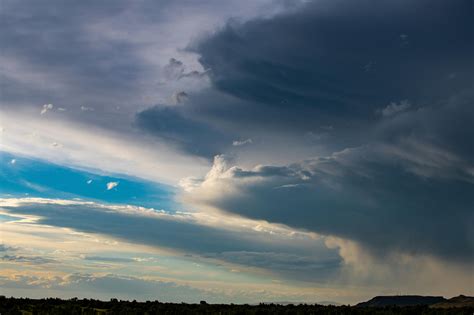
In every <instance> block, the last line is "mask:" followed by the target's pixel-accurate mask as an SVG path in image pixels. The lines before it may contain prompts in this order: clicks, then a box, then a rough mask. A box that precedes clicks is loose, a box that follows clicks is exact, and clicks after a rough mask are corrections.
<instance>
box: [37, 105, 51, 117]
mask: <svg viewBox="0 0 474 315" xmlns="http://www.w3.org/2000/svg"><path fill="white" fill-rule="evenodd" d="M53 107H54V106H53V104H44V105H43V109H42V110H41V112H40V114H41V115H44V114H46V113H47V112H48V111H49V110H52V109H53Z"/></svg>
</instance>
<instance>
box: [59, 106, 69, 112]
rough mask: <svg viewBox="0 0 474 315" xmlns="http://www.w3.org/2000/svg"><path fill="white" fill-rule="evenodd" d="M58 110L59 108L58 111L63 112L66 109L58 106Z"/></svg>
mask: <svg viewBox="0 0 474 315" xmlns="http://www.w3.org/2000/svg"><path fill="white" fill-rule="evenodd" d="M58 110H59V111H60V112H65V111H67V109H66V108H64V107H58Z"/></svg>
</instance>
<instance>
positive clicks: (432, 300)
mask: <svg viewBox="0 0 474 315" xmlns="http://www.w3.org/2000/svg"><path fill="white" fill-rule="evenodd" d="M445 301H447V300H446V299H445V298H444V297H442V296H421V295H394V296H376V297H374V298H372V299H371V300H369V301H367V302H362V303H359V304H357V306H358V307H385V306H416V305H433V304H436V303H441V302H445Z"/></svg>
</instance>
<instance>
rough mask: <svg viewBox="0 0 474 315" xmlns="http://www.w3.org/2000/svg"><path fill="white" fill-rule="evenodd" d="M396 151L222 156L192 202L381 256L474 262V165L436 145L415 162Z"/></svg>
mask: <svg viewBox="0 0 474 315" xmlns="http://www.w3.org/2000/svg"><path fill="white" fill-rule="evenodd" d="M392 150H398V148H397V149H394V148H392V147H387V146H386V145H385V144H384V145H372V146H367V147H360V148H356V149H348V150H345V151H343V152H339V153H337V154H334V155H333V156H330V157H327V158H315V159H308V160H307V161H304V162H301V163H296V164H292V165H289V166H287V167H278V168H268V167H263V166H259V167H256V168H254V169H252V170H242V169H240V168H238V167H230V168H229V167H227V168H222V167H219V166H218V165H219V163H220V161H219V159H217V160H216V162H215V165H217V167H215V168H214V171H211V172H210V173H209V174H208V176H207V177H206V179H205V180H204V183H203V184H202V185H201V186H198V187H197V188H196V190H194V191H192V192H191V195H190V198H191V199H190V200H192V201H193V202H196V203H201V204H206V205H210V206H213V207H217V208H219V209H222V210H225V211H228V212H232V213H236V214H239V215H243V216H246V217H250V218H254V219H264V220H268V221H270V222H277V223H285V224H287V225H289V226H293V227H297V228H303V229H307V230H310V231H315V232H318V233H322V234H325V235H335V236H338V237H342V238H345V239H351V240H355V241H357V242H358V243H360V244H362V245H363V246H365V247H366V248H368V249H370V250H371V251H372V253H373V254H375V255H377V256H386V255H389V254H390V253H392V252H393V251H396V252H402V253H408V254H413V255H416V254H428V255H434V256H437V257H440V258H442V259H446V260H454V261H464V262H472V261H473V260H474V257H473V253H474V242H473V234H472V227H473V226H474V216H473V212H472V209H474V199H473V198H472V192H473V191H474V180H473V179H474V176H473V174H472V168H470V169H467V170H465V169H461V165H458V163H459V162H458V161H456V160H449V159H447V160H446V159H444V157H445V155H444V153H443V152H440V153H439V155H438V156H437V155H435V154H436V152H437V151H436V149H434V148H430V150H429V151H428V152H425V153H426V154H427V156H426V157H425V156H422V155H421V153H420V156H418V157H417V158H413V159H411V160H410V159H407V158H401V157H398V156H395V157H394V155H393V153H392ZM407 152H410V150H408V151H407ZM418 158H419V159H418ZM450 163H451V164H452V165H449V164H450ZM471 167H472V166H471ZM456 168H459V169H456ZM466 171H467V172H471V173H468V174H464V177H456V176H458V174H462V173H465V172H466ZM448 174H449V175H448ZM446 176H453V177H450V178H447V177H446Z"/></svg>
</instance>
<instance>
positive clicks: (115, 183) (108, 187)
mask: <svg viewBox="0 0 474 315" xmlns="http://www.w3.org/2000/svg"><path fill="white" fill-rule="evenodd" d="M118 184H119V182H109V183H107V190H111V189H113V188H115V187H117V186H118Z"/></svg>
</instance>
